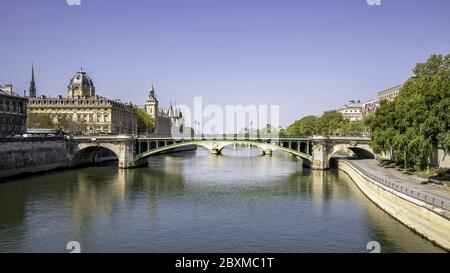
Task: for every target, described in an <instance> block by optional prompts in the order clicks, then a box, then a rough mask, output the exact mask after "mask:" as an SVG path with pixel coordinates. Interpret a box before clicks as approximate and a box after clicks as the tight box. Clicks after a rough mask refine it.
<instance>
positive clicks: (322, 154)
mask: <svg viewBox="0 0 450 273" xmlns="http://www.w3.org/2000/svg"><path fill="white" fill-rule="evenodd" d="M312 143H313V146H312V156H313V161H312V164H311V169H313V170H326V169H329V168H330V163H329V159H328V148H327V146H328V145H327V144H328V137H322V136H318V137H315V138H313V139H312Z"/></svg>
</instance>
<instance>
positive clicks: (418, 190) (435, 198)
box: [348, 159, 450, 211]
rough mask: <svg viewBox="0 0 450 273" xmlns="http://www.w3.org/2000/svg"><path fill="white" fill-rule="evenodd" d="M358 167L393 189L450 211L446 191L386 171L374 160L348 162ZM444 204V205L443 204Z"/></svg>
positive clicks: (398, 173) (449, 195) (389, 170)
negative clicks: (385, 182)
mask: <svg viewBox="0 0 450 273" xmlns="http://www.w3.org/2000/svg"><path fill="white" fill-rule="evenodd" d="M348 161H350V162H351V163H352V164H354V165H357V166H358V167H359V168H361V169H362V170H364V171H366V172H368V173H370V174H372V175H374V176H376V177H379V178H381V179H383V180H384V181H388V182H390V184H391V188H394V189H399V191H401V192H403V193H406V194H408V195H409V196H413V197H415V198H417V199H420V200H422V201H426V202H427V203H433V204H434V205H436V206H439V207H443V208H445V209H446V210H449V211H450V192H449V191H447V190H445V189H440V188H437V187H434V186H433V185H431V184H420V182H419V181H417V180H416V179H413V178H411V177H410V176H408V175H406V174H403V173H400V172H398V171H396V170H393V169H386V168H383V167H380V166H378V164H377V161H376V160H374V159H360V160H348ZM442 202H443V203H442Z"/></svg>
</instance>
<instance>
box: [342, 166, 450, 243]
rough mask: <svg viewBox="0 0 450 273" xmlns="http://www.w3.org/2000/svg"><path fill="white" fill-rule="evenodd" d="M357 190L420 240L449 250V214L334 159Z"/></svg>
mask: <svg viewBox="0 0 450 273" xmlns="http://www.w3.org/2000/svg"><path fill="white" fill-rule="evenodd" d="M337 164H338V169H339V170H341V171H343V172H345V173H347V174H348V175H349V176H350V177H351V178H352V180H353V181H354V182H355V184H356V185H357V186H358V188H359V189H360V190H361V191H362V192H363V193H364V194H365V195H366V196H367V197H368V198H369V199H370V200H371V201H372V202H374V203H375V204H376V205H377V206H379V207H380V208H382V209H383V210H384V211H386V212H387V213H388V214H390V215H391V216H393V217H394V218H396V219H397V220H399V221H400V222H402V223H403V224H405V225H406V226H408V227H409V228H411V229H413V230H414V231H416V232H417V233H419V234H420V235H422V236H423V237H425V238H427V239H428V240H430V241H432V242H434V243H435V244H437V245H439V246H441V247H443V248H444V249H446V250H448V251H450V218H449V211H448V210H446V209H443V208H439V207H437V206H434V205H431V204H428V203H425V202H423V201H421V200H418V199H416V198H413V197H411V196H408V195H406V194H404V193H401V192H399V191H396V190H394V189H392V188H390V187H387V186H385V185H383V184H381V183H378V182H376V181H375V180H373V179H372V178H370V177H369V176H367V175H366V174H364V173H363V172H361V171H360V170H358V169H357V168H355V167H354V166H353V165H352V164H350V163H349V162H346V161H345V160H338V162H337Z"/></svg>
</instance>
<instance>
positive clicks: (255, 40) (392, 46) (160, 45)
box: [0, 0, 450, 125]
mask: <svg viewBox="0 0 450 273" xmlns="http://www.w3.org/2000/svg"><path fill="white" fill-rule="evenodd" d="M0 10H2V11H3V12H2V13H1V17H0V18H1V21H2V23H1V24H0V36H1V44H0V60H1V63H0V84H2V85H4V84H7V83H11V84H14V87H15V90H16V91H18V92H20V93H22V92H23V90H25V89H26V90H28V86H29V81H30V74H31V63H32V62H34V64H35V73H36V85H37V92H38V95H41V94H44V95H49V94H50V95H51V96H56V95H59V94H61V95H63V96H66V90H67V85H68V83H69V80H70V78H71V77H72V76H73V75H74V74H75V73H76V71H77V70H78V69H79V68H80V66H81V65H82V66H83V69H84V70H85V71H86V72H87V73H88V75H89V76H90V77H91V78H92V79H93V81H94V84H95V86H96V93H97V94H98V95H101V96H105V97H108V98H119V99H121V100H123V101H126V102H128V101H131V102H133V103H135V104H140V105H141V104H144V102H145V100H146V98H147V95H148V90H149V88H150V86H151V84H152V83H153V84H154V85H155V88H156V92H157V95H158V98H159V100H160V102H161V104H162V105H163V106H167V105H168V104H169V102H170V101H172V102H177V103H182V104H187V105H192V104H193V101H194V96H202V97H203V101H204V104H219V105H226V104H243V105H248V104H256V105H259V104H266V105H271V104H278V105H280V120H281V124H282V125H288V124H289V123H291V122H293V121H295V120H296V119H299V118H300V117H302V116H305V115H309V114H316V115H320V114H321V113H322V112H323V111H325V110H329V109H334V108H337V107H339V106H341V105H343V104H345V103H346V102H347V101H348V100H351V99H360V100H362V101H364V100H368V99H372V98H375V97H376V93H377V92H378V91H381V90H383V89H386V88H389V87H392V86H394V85H397V84H400V83H402V82H404V81H405V80H406V79H407V78H408V77H409V76H411V69H412V67H414V65H415V64H416V63H417V62H420V61H425V60H426V59H427V58H428V57H429V56H430V55H431V54H435V53H436V54H448V53H450V16H448V13H449V11H450V1H448V0H382V5H381V6H369V5H367V3H366V0H340V1H338V0H314V1H313V0H308V1H300V0H292V1H286V0H278V1H263V0H258V1H256V0H255V1H253V0H158V1H156V0H133V1H125V0H122V1H115V0H108V1H107V0H81V6H69V5H67V3H66V1H65V0H39V1H36V0H2V1H1V2H0Z"/></svg>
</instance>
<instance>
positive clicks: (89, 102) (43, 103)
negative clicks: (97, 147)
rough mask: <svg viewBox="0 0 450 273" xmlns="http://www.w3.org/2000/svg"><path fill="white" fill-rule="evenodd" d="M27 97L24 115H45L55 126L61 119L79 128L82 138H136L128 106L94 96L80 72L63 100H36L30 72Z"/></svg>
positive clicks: (134, 117)
mask: <svg viewBox="0 0 450 273" xmlns="http://www.w3.org/2000/svg"><path fill="white" fill-rule="evenodd" d="M31 74H32V75H31V82H30V89H29V97H28V114H29V115H30V114H48V115H50V117H51V118H52V119H53V122H55V123H57V122H58V120H60V119H62V118H66V119H69V120H70V121H73V122H77V123H80V124H83V126H82V127H80V128H82V129H81V130H82V133H83V134H98V133H114V134H136V133H137V115H136V108H135V106H134V105H133V104H131V103H123V102H121V101H120V100H111V99H108V98H105V97H101V96H98V95H96V94H95V86H94V83H93V81H92V80H91V78H90V77H89V76H88V75H87V74H86V72H84V71H83V69H80V71H78V72H77V73H76V74H75V76H73V77H72V79H71V80H70V82H69V85H68V87H67V98H64V97H62V96H58V97H56V98H48V97H46V96H44V95H41V96H39V97H38V96H36V84H35V79H34V68H32V73H31Z"/></svg>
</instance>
